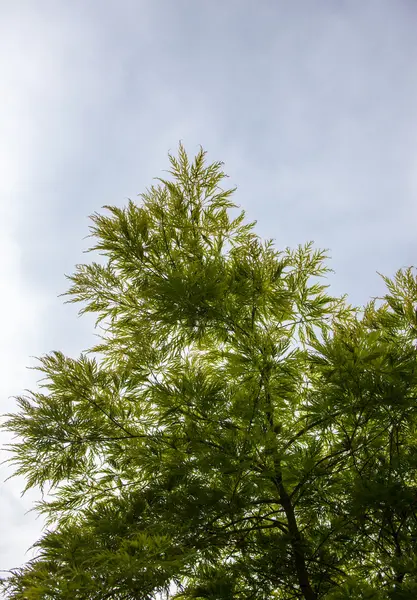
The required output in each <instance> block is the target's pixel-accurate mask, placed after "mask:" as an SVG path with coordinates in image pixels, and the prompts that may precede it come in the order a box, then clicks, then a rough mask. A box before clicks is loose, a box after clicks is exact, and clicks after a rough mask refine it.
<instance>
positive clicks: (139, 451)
mask: <svg viewBox="0 0 417 600" xmlns="http://www.w3.org/2000/svg"><path fill="white" fill-rule="evenodd" d="M169 159H170V164H171V169H170V171H169V173H170V176H171V177H170V178H169V180H168V179H167V180H165V179H159V180H158V182H157V185H156V186H154V187H151V188H150V189H149V190H148V191H147V192H146V193H145V194H143V195H142V202H141V204H140V206H138V205H137V204H135V203H133V202H131V201H129V203H128V205H127V206H126V208H124V209H120V208H115V207H106V208H107V209H108V212H107V214H106V215H103V214H94V215H93V216H92V222H93V225H92V228H91V233H92V237H93V238H94V245H93V247H92V248H91V250H94V251H98V252H99V253H101V255H103V256H104V257H105V260H102V261H101V263H98V262H91V263H89V264H83V265H78V266H77V268H76V272H75V274H74V275H72V276H70V277H69V280H70V282H71V287H70V289H69V291H68V296H69V301H70V302H81V303H82V309H81V313H85V312H93V313H94V314H95V315H96V316H97V328H98V331H99V332H100V336H99V337H100V343H99V344H98V345H97V346H96V347H94V348H92V349H90V350H89V351H88V352H86V353H84V354H82V355H81V356H80V357H79V358H78V359H77V360H75V359H72V358H69V357H66V356H64V355H63V354H62V353H61V352H53V353H51V354H49V355H47V356H44V357H42V358H41V359H40V363H39V367H38V368H39V371H40V372H41V373H43V375H44V379H43V380H42V382H41V383H40V386H39V390H38V391H36V392H32V393H29V394H28V395H26V396H21V397H19V398H18V399H17V401H18V407H19V411H18V412H16V413H15V414H11V415H8V421H7V424H6V427H7V428H8V430H10V431H12V432H14V433H15V434H16V435H17V441H16V443H15V444H14V445H12V448H11V450H12V459H11V460H12V461H13V462H14V463H15V465H16V473H17V474H20V475H23V476H24V477H25V478H26V481H27V486H26V487H27V488H30V487H38V488H40V489H41V490H47V491H49V493H48V495H47V496H44V499H43V500H42V501H40V502H39V504H38V505H37V506H36V508H37V510H38V511H39V512H40V513H41V514H42V515H44V517H45V519H46V523H47V527H49V529H46V530H45V533H44V535H43V536H42V538H41V539H40V540H39V541H38V542H37V544H36V547H37V551H38V552H37V556H36V558H34V559H33V560H31V561H30V562H28V563H27V564H26V565H25V566H24V567H22V568H18V569H15V570H14V571H12V572H11V574H10V577H9V578H8V579H7V580H6V581H5V582H4V589H5V593H6V594H7V597H8V598H10V599H13V600H23V599H26V600H38V599H39V600H40V599H44V600H52V599H54V600H56V599H67V598H68V599H69V598H71V600H78V599H80V600H81V599H97V600H103V599H106V598H109V599H113V598H114V599H117V600H130V599H132V600H133V599H143V600H145V599H148V600H149V599H151V598H156V597H158V594H161V593H166V594H167V595H169V594H171V595H172V596H173V597H174V596H175V598H177V599H182V600H186V599H191V598H194V599H200V600H202V599H211V600H232V599H241V600H246V599H253V600H261V599H265V600H266V599H277V600H291V599H305V600H318V599H325V600H343V599H347V598H355V599H369V600H370V599H373V600H388V599H390V600H407V599H411V598H413V599H415V598H416V597H417V551H416V541H417V510H416V509H417V478H416V466H417V451H416V450H417V448H416V446H417V408H416V406H417V405H416V391H417V370H416V366H417V362H416V349H415V345H414V344H415V338H416V337H417V317H416V310H415V309H416V302H417V282H416V278H415V276H414V274H413V271H412V269H405V270H402V271H398V273H397V274H396V275H395V277H394V279H392V280H391V279H388V278H385V277H384V280H385V283H386V286H387V292H386V295H385V297H384V298H381V299H374V300H373V301H371V302H370V303H369V304H368V305H367V306H366V307H365V308H364V309H361V310H360V309H356V308H352V307H351V306H349V305H348V304H347V302H346V299H345V298H333V297H331V296H330V295H328V292H327V286H326V285H324V284H323V283H322V279H321V278H322V277H323V276H324V275H325V274H326V272H328V270H329V269H328V268H327V267H326V266H325V264H324V262H325V259H326V256H325V254H324V253H323V252H322V251H319V250H316V249H314V248H313V245H312V244H311V243H309V244H307V245H305V246H299V247H298V248H296V249H295V250H292V249H288V248H287V249H286V250H284V251H278V250H276V249H275V247H274V244H273V242H272V240H267V241H262V240H261V239H260V238H259V237H258V236H257V235H256V234H255V233H254V225H255V223H246V222H245V214H244V212H241V213H240V214H238V216H237V217H235V218H232V216H231V209H233V208H237V207H236V205H234V204H233V203H232V200H231V196H232V194H233V192H234V190H233V189H223V188H222V187H221V183H222V182H223V181H224V178H225V174H224V173H223V172H222V164H221V163H218V162H216V163H213V164H210V165H207V164H206V161H205V153H204V152H203V151H202V150H201V151H199V152H198V154H197V155H196V157H195V158H194V160H193V161H192V162H190V161H189V159H188V157H187V154H186V152H185V150H184V148H183V147H182V146H181V145H180V148H179V153H178V156H177V157H174V156H169Z"/></svg>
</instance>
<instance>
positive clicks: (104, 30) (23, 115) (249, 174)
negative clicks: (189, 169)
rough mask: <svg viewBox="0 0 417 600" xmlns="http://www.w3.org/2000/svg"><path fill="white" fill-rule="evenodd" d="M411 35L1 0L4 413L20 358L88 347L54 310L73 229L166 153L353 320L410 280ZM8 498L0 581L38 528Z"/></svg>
mask: <svg viewBox="0 0 417 600" xmlns="http://www.w3.org/2000/svg"><path fill="white" fill-rule="evenodd" d="M416 31H417V3H416V2H415V0H409V1H407V0H391V1H384V0H378V1H376V0H375V1H372V0H367V1H364V0H349V1H347V0H327V1H325V0H315V1H312V0H305V1H301V0H293V1H292V2H289V1H285V0H269V1H268V0H252V1H249V0H246V1H245V0H235V1H233V0H210V1H209V0H205V1H203V0H200V1H196V0H188V1H185V0H148V1H140V0H131V1H128V0H100V1H99V0H95V1H94V0H90V1H88V0H71V2H67V1H64V0H51V1H48V0H32V1H24V0H9V1H7V0H3V1H1V0H0V252H1V257H0V285H1V293H0V310H1V314H2V317H3V318H2V325H1V338H0V365H1V369H2V373H1V375H2V376H1V378H0V396H1V407H2V409H1V412H6V411H10V410H13V407H14V401H13V400H12V399H11V398H10V397H11V396H13V395H19V394H21V393H23V391H24V388H27V387H29V388H32V389H33V388H34V387H35V383H36V380H37V379H38V376H37V375H36V373H34V372H33V371H28V370H27V367H28V366H31V365H33V364H34V360H33V359H32V358H31V357H32V356H39V355H42V354H44V353H47V352H49V351H51V350H55V349H56V350H58V349H59V350H62V351H63V352H65V353H67V354H69V355H71V356H74V357H76V356H77V355H78V353H79V352H80V351H81V350H82V349H85V348H87V347H88V346H89V345H90V344H91V343H92V341H93V339H94V338H93V323H92V320H91V319H88V318H87V317H83V318H81V319H79V318H78V317H77V310H78V309H77V307H76V306H73V305H70V306H69V305H64V304H63V299H62V298H58V297H57V296H58V294H59V293H62V292H64V291H66V289H67V282H66V280H65V277H64V274H65V273H71V272H72V271H73V267H74V265H75V264H76V263H78V262H82V261H85V260H87V259H88V255H87V256H85V255H83V254H82V251H83V250H84V249H85V248H86V247H87V246H88V241H87V240H83V237H84V236H85V235H87V233H88V226H89V221H88V218H87V217H88V215H90V214H91V213H92V212H94V211H96V210H100V208H101V206H102V205H104V204H116V205H119V206H121V205H123V204H124V203H125V202H126V199H127V198H128V197H131V198H135V196H136V195H137V194H139V193H141V192H143V191H144V190H145V188H146V187H147V186H149V185H150V184H151V183H152V178H153V177H155V176H160V175H161V171H162V170H163V169H166V168H168V160H167V152H168V151H169V150H171V151H173V152H175V151H176V148H177V145H178V141H179V140H180V139H181V140H183V142H184V144H185V146H186V149H187V150H188V152H189V153H190V154H194V153H195V152H196V151H197V149H198V144H201V145H202V146H203V147H204V148H205V149H206V150H207V151H208V154H209V159H212V160H223V161H224V162H225V170H226V172H227V173H228V174H229V175H230V183H231V184H232V185H235V184H236V185H237V186H238V190H237V193H236V196H235V200H236V202H237V203H239V204H240V205H241V206H242V208H244V209H245V210H246V211H247V215H248V218H249V219H251V220H253V219H257V221H258V227H257V231H258V233H260V234H261V235H262V236H264V237H273V238H275V240H276V244H277V246H278V247H280V248H283V247H285V246H288V245H290V246H294V245H296V244H298V243H303V242H306V241H308V240H314V241H315V243H316V245H317V246H319V247H324V248H329V250H330V255H331V257H332V258H331V261H330V266H331V267H332V268H333V269H335V271H336V273H335V275H334V276H332V278H331V284H332V289H333V291H334V292H335V293H337V294H341V293H345V292H346V293H348V294H349V297H350V299H351V301H352V302H353V303H354V304H364V303H366V302H367V301H368V299H369V298H370V297H371V296H376V295H379V294H381V293H382V291H383V289H384V288H383V285H382V282H381V280H380V278H379V277H378V275H377V273H376V272H377V271H379V272H382V273H384V274H386V275H392V274H393V273H394V272H395V271H396V270H397V269H398V268H400V267H404V266H409V265H413V264H415V263H416V262H417V261H416V251H417V240H416V217H417V118H416V117H417V35H416ZM1 439H2V441H4V440H5V441H7V439H6V436H5V435H4V434H2V437H1ZM3 457H4V452H3ZM8 474H10V469H9V468H6V467H2V468H1V470H0V481H3V479H5V477H6V476H7V475H8ZM22 487H23V482H22V481H21V480H19V479H13V480H9V481H8V482H7V483H5V484H3V483H1V487H0V530H1V533H2V535H1V537H0V569H9V568H11V567H14V566H18V565H20V564H22V563H23V562H24V561H25V560H27V559H28V558H30V557H31V555H32V554H31V553H28V554H26V555H25V551H26V549H27V548H28V546H29V545H31V544H32V543H33V542H34V541H35V540H36V538H37V537H38V536H39V534H40V531H41V526H42V522H41V520H40V519H38V520H36V519H35V515H34V514H33V513H29V514H25V513H26V511H27V510H28V509H29V508H31V506H32V502H33V500H34V499H35V498H37V494H36V493H30V494H29V493H28V494H27V496H24V497H23V498H20V491H21V490H22Z"/></svg>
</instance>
